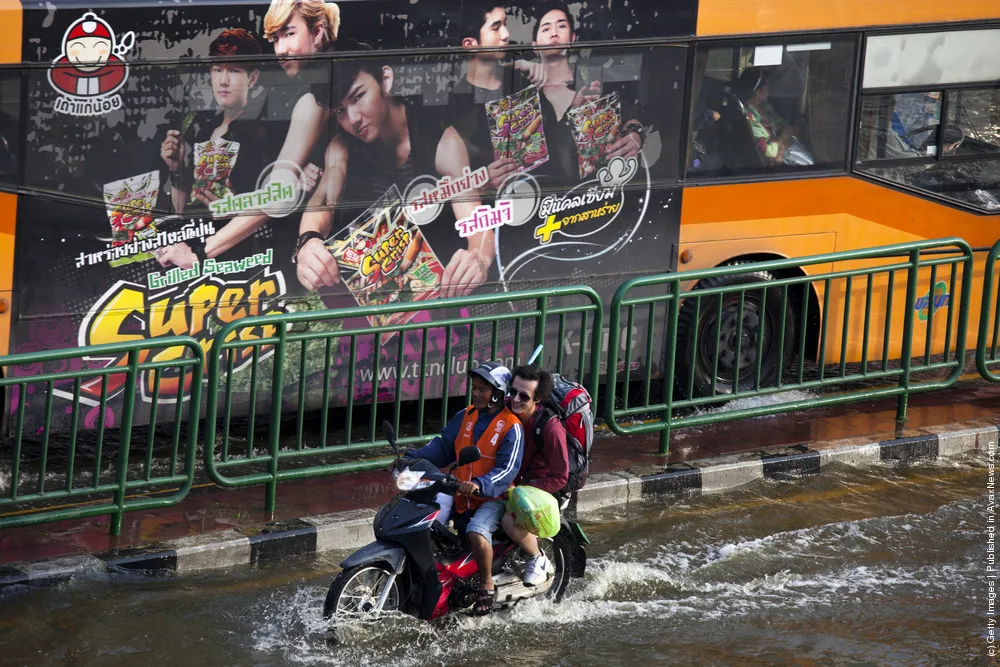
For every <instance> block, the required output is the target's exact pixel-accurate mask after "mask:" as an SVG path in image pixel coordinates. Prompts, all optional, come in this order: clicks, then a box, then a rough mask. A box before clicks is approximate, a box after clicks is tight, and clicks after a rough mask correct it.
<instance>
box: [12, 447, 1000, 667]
mask: <svg viewBox="0 0 1000 667" xmlns="http://www.w3.org/2000/svg"><path fill="white" fill-rule="evenodd" d="M824 470H825V471H827V470H830V471H832V472H824V473H823V474H822V475H820V476H816V477H809V478H803V479H798V480H794V481H789V482H773V481H761V482H757V483H755V484H753V485H750V486H748V487H746V488H743V489H740V490H738V491H735V492H729V493H726V494H722V495H716V496H690V497H686V498H680V499H676V498H675V499H669V500H665V501H663V502H660V503H648V504H646V505H644V506H643V507H641V508H638V509H635V508H630V509H629V510H628V511H627V512H626V511H625V510H624V509H620V510H606V511H603V512H600V513H597V514H593V515H588V516H587V517H586V520H585V522H584V526H585V528H586V530H587V532H588V535H589V536H590V538H591V540H592V542H593V544H592V545H591V548H590V558H591V560H590V562H589V564H588V571H587V576H586V577H585V578H584V579H583V580H573V581H572V583H571V585H570V591H569V594H568V597H567V599H566V600H565V601H564V602H563V603H561V604H553V603H551V602H542V601H536V600H530V601H527V602H525V603H522V604H521V605H519V606H518V607H515V608H514V609H512V610H510V611H504V612H499V613H496V614H494V615H492V616H491V617H488V618H482V619H479V618H471V617H459V618H452V619H449V620H446V621H444V622H435V623H433V624H428V623H422V622H419V621H416V620H413V619H409V618H406V617H403V618H395V619H393V620H392V622H391V623H389V624H381V625H378V626H372V627H364V628H359V629H357V631H356V632H353V633H352V636H351V643H350V644H349V645H347V646H330V645H328V644H327V642H326V636H327V635H326V632H325V628H324V625H323V622H322V620H321V610H322V603H323V598H324V595H325V593H326V588H327V586H328V585H329V582H330V580H331V579H332V577H333V575H334V574H335V573H336V570H337V565H336V564H337V562H338V561H339V560H340V559H341V558H342V557H343V555H344V554H328V555H322V556H318V557H308V558H306V557H303V558H294V559H287V560H283V561H280V562H276V563H270V564H265V565H263V566H260V567H255V568H249V567H247V568H239V569H236V570H230V571H226V572H218V573H205V574H202V575H198V576H191V575H187V576H166V577H155V578H150V577H139V576H124V575H114V576H112V577H110V579H109V577H108V576H107V575H94V576H93V577H81V578H78V579H76V580H74V581H72V582H69V583H67V584H64V585H61V586H59V587H57V588H52V589H37V590H27V591H26V590H20V591H13V592H8V593H5V594H3V597H0V605H2V609H3V614H2V615H0V656H2V657H0V663H2V664H4V665H30V666H32V667H34V666H38V665H67V664H74V665H76V664H80V665H133V664H142V665H175V664H197V665H281V666H284V665H353V664H365V665H496V664H511V663H514V664H523V665H602V666H603V665H608V666H619V665H650V664H699V665H710V664H718V665H736V664H739V665H765V664H768V665H770V664H796V665H820V664H823V665H826V664H835V665H857V664H865V665H907V666H909V665H965V664H983V665H986V664H1000V663H997V662H996V658H995V657H991V656H990V655H989V649H990V648H991V647H992V646H996V644H990V643H989V641H990V640H991V639H992V638H993V637H992V636H991V635H990V631H989V630H988V616H987V612H988V607H987V605H988V593H989V584H990V581H989V580H988V579H987V564H988V560H987V559H988V557H992V553H988V552H987V537H988V532H987V526H988V525H990V524H987V516H988V514H989V512H990V511H991V510H990V508H989V505H988V502H989V498H988V495H987V486H986V485H987V469H986V467H985V463H984V462H983V460H982V459H972V458H969V459H965V460H962V461H957V462H943V463H941V462H939V463H922V464H914V465H910V466H898V465H897V466H878V467H874V468H869V469H863V470H857V469H852V468H848V467H842V468H841V467H833V468H826V469H824ZM994 590H995V589H994Z"/></svg>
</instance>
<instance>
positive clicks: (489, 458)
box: [406, 361, 524, 616]
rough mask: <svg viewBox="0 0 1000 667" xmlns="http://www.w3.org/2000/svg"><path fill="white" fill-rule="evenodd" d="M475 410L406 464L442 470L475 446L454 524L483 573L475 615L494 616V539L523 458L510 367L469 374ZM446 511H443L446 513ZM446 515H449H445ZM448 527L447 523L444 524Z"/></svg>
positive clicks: (484, 367)
mask: <svg viewBox="0 0 1000 667" xmlns="http://www.w3.org/2000/svg"><path fill="white" fill-rule="evenodd" d="M469 377H470V379H471V382H472V404H471V405H470V406H469V407H467V408H465V409H463V410H461V411H459V412H458V413H457V414H455V416H454V417H452V418H451V420H450V421H449V422H448V424H447V425H446V426H445V427H444V429H443V430H442V431H441V435H439V436H436V437H435V438H434V439H433V440H431V441H430V442H429V443H427V444H426V445H425V446H423V447H421V448H420V449H416V450H413V449H411V450H408V451H407V452H406V458H409V459H414V458H416V459H426V460H427V461H429V462H431V463H432V464H433V465H435V466H437V467H439V468H442V467H444V466H447V465H450V464H452V463H454V462H455V461H456V460H458V453H459V451H461V450H462V448H463V447H468V446H470V445H475V446H476V447H478V448H479V451H480V452H481V458H480V459H479V460H478V461H475V462H473V463H470V464H467V465H464V466H461V467H459V468H457V469H456V470H455V473H454V474H455V477H457V478H458V479H459V480H461V483H460V484H459V487H458V490H459V493H460V494H461V495H457V496H455V501H454V502H455V514H454V519H455V524H456V527H460V526H462V525H463V524H467V527H466V528H465V532H466V535H467V536H468V538H469V546H470V548H471V550H472V554H473V557H474V558H475V560H476V565H477V567H478V569H479V573H480V574H479V576H480V579H479V594H478V596H477V598H476V603H475V605H474V607H473V613H474V614H476V615H480V616H481V615H485V614H489V613H490V612H491V611H493V605H494V603H495V601H496V590H495V588H494V584H493V574H492V567H493V533H494V532H495V531H496V530H497V528H499V527H500V521H501V519H502V517H503V515H504V511H505V506H506V501H505V500H504V499H503V498H502V497H501V496H503V494H504V492H506V491H507V489H508V488H509V487H510V485H511V482H513V481H514V477H515V475H517V472H518V470H519V469H520V467H521V459H522V456H523V453H524V430H523V428H522V427H521V423H520V421H519V420H518V418H517V417H516V416H515V415H514V413H513V412H511V411H510V409H509V408H507V406H506V405H505V404H504V399H505V397H506V396H507V391H508V388H509V387H510V381H511V373H510V370H508V369H507V368H506V367H505V366H503V365H501V364H500V363H498V362H495V361H488V362H485V363H483V364H481V365H480V366H478V367H477V368H475V369H473V370H471V371H469ZM442 510H444V507H442ZM442 514H444V512H442ZM443 520H444V521H447V517H446V516H445V517H444V518H443Z"/></svg>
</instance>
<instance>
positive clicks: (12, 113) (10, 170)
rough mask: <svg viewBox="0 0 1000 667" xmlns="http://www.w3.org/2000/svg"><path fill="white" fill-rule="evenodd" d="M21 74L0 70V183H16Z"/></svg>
mask: <svg viewBox="0 0 1000 667" xmlns="http://www.w3.org/2000/svg"><path fill="white" fill-rule="evenodd" d="M20 119H21V75H20V73H19V72H15V71H11V70H7V71H3V72H0V184H3V185H16V183H17V176H18V159H17V158H18V143H19V142H20V137H21V132H20V130H19V125H20Z"/></svg>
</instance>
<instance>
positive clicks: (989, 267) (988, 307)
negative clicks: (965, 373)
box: [976, 241, 1000, 382]
mask: <svg viewBox="0 0 1000 667" xmlns="http://www.w3.org/2000/svg"><path fill="white" fill-rule="evenodd" d="M997 255H1000V241H997V242H996V243H994V244H993V247H992V248H991V249H990V253H989V255H987V256H986V264H985V265H983V299H982V303H981V306H980V313H979V336H978V337H977V340H976V370H978V371H979V374H980V375H981V376H982V377H983V378H984V379H986V380H989V381H990V382H1000V376H997V375H995V374H994V373H993V372H992V371H991V370H990V363H993V362H995V361H996V356H997V337H998V334H1000V294H998V295H997V296H996V297H994V296H993V283H994V280H993V271H994V269H995V268H996V262H997ZM994 306H996V311H997V312H996V314H994ZM991 322H992V324H993V335H992V336H990V323H991ZM987 341H988V342H987ZM987 346H989V348H990V358H989V359H987V358H986V348H987Z"/></svg>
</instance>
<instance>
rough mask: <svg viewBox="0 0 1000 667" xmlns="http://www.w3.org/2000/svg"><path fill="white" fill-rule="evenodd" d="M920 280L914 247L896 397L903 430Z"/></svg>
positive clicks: (897, 425) (899, 423)
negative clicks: (900, 390)
mask: <svg viewBox="0 0 1000 667" xmlns="http://www.w3.org/2000/svg"><path fill="white" fill-rule="evenodd" d="M919 280H920V249H919V248H914V249H913V250H911V251H910V267H909V269H907V275H906V297H905V298H904V305H903V341H902V345H901V349H900V356H901V358H900V364H901V369H902V374H901V375H900V377H899V386H900V388H901V389H902V390H903V391H902V393H901V394H900V395H899V397H898V398H897V399H896V430H897V431H900V430H902V429H903V426H904V425H905V424H906V408H907V405H908V403H909V398H910V366H911V362H912V358H913V318H914V317H916V313H915V312H914V307H915V306H916V303H917V282H918V281H919ZM930 296H931V299H933V298H934V288H933V286H932V287H931V292H930ZM931 305H933V303H932V304H931ZM928 312H930V311H928Z"/></svg>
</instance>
